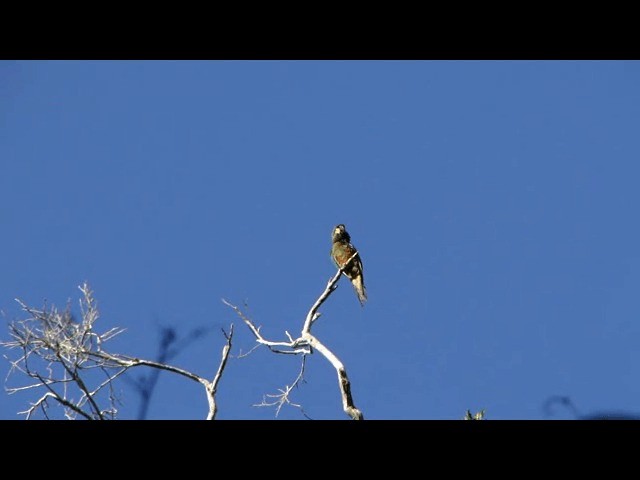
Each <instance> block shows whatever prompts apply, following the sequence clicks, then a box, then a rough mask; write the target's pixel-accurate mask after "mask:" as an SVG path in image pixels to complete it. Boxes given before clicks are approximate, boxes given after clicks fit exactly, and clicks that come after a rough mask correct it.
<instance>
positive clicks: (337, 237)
mask: <svg viewBox="0 0 640 480" xmlns="http://www.w3.org/2000/svg"><path fill="white" fill-rule="evenodd" d="M331 241H332V243H333V245H332V246H331V258H332V259H333V261H334V263H335V264H336V265H337V267H338V268H342V266H343V265H344V264H345V262H347V260H349V258H351V257H352V256H353V254H354V253H355V254H356V256H355V257H354V258H353V260H351V262H350V263H349V264H348V266H347V268H345V269H344V271H343V272H342V273H344V274H345V276H346V277H347V278H348V279H349V280H351V284H352V285H353V288H354V290H355V291H356V295H358V300H359V301H360V305H362V306H363V307H364V302H366V301H367V290H366V288H365V286H364V276H363V268H362V260H361V258H360V253H358V250H357V249H356V247H354V246H353V245H352V244H351V236H350V235H349V233H348V232H347V229H346V227H345V226H344V224H342V223H341V224H339V225H336V226H335V227H334V229H333V233H332V235H331Z"/></svg>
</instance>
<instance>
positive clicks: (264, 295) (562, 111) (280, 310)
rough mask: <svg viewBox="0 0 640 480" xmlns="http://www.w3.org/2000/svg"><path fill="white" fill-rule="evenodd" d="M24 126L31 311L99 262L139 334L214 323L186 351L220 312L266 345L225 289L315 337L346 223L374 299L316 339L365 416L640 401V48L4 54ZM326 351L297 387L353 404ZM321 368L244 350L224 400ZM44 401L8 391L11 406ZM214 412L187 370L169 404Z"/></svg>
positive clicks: (120, 315)
mask: <svg viewBox="0 0 640 480" xmlns="http://www.w3.org/2000/svg"><path fill="white" fill-rule="evenodd" d="M0 122H1V123H0V125H1V126H0V225H1V227H2V236H1V237H0V245H1V255H0V272H1V273H0V309H1V310H2V311H3V312H4V315H5V318H6V319H7V320H11V319H15V318H22V313H21V312H20V311H19V308H18V305H17V304H16V303H15V301H14V300H13V299H14V298H15V297H19V298H21V299H23V300H24V301H26V302H27V303H29V304H32V305H34V306H41V305H42V303H43V301H44V300H45V299H46V300H47V301H48V302H50V303H54V304H56V305H59V306H64V305H65V303H66V302H67V300H68V299H72V301H73V303H74V308H75V306H76V305H77V298H78V297H79V294H80V292H79V291H78V289H77V285H79V284H80V283H81V282H83V281H84V280H87V281H88V282H89V283H90V285H91V286H92V288H93V289H94V291H95V295H96V297H97V299H98V304H99V307H100V309H101V312H102V317H101V319H100V321H99V322H100V323H101V324H102V328H103V329H104V330H106V329H108V328H110V327H112V326H121V327H126V328H127V332H126V333H124V334H123V335H122V336H121V337H120V338H119V339H117V340H114V341H113V345H112V349H113V350H115V351H119V352H121V353H127V354H131V355H136V356H140V357H153V355H154V352H155V349H156V344H157V340H158V334H157V330H156V326H157V325H172V326H175V327H176V328H178V331H179V332H182V333H186V332H188V331H189V330H190V329H193V328H196V327H199V326H205V327H210V328H213V330H212V331H211V333H209V334H208V335H207V336H206V337H205V338H203V339H201V340H200V341H199V342H197V343H196V344H193V345H192V346H191V347H189V348H188V349H187V350H185V351H183V353H182V354H181V355H180V356H178V357H177V358H175V359H174V360H173V361H172V363H174V364H176V365H178V366H182V367H185V368H187V369H190V370H192V371H194V372H195V373H198V374H200V375H203V376H208V377H211V376H213V374H214V373H215V368H216V367H217V364H218V360H219V356H220V350H221V348H222V345H223V344H224V338H223V337H222V334H221V333H220V332H219V328H220V327H225V328H228V326H229V324H230V323H231V322H233V323H235V329H236V335H235V338H234V340H235V344H234V351H233V353H234V354H237V353H239V351H240V349H241V350H242V351H243V352H244V351H247V350H249V349H250V348H251V347H252V346H253V345H254V341H253V338H252V337H251V335H250V333H249V331H248V330H247V329H246V327H245V326H244V325H243V324H241V323H239V321H238V320H239V319H238V318H237V317H236V316H235V314H234V313H233V312H232V311H231V310H230V309H228V307H225V306H224V305H223V304H222V303H221V301H220V299H221V298H222V297H224V298H226V299H228V300H229V301H230V302H232V303H236V304H242V303H243V302H244V301H247V302H248V304H249V307H250V315H251V316H252V318H253V319H254V320H255V322H256V323H258V324H261V325H262V326H263V327H262V328H263V330H262V331H263V334H265V335H266V336H268V337H270V338H273V339H274V340H279V339H284V338H285V337H284V330H288V331H289V332H292V333H297V332H299V331H300V329H301V327H302V323H303V320H304V316H305V314H306V312H307V310H308V309H309V307H310V306H311V304H312V303H313V301H314V300H315V299H316V298H317V296H318V295H319V294H320V292H321V291H322V289H323V288H324V286H325V285H326V282H327V280H328V279H329V278H330V277H331V275H333V273H334V271H335V270H334V267H333V264H332V263H331V260H330V258H329V249H330V246H331V244H330V235H331V231H332V228H333V226H334V225H336V224H338V223H345V224H346V226H347V229H348V230H349V232H350V233H351V236H352V241H353V243H354V244H355V245H356V246H357V247H358V248H359V250H360V252H361V255H362V259H363V262H364V270H365V282H366V285H367V290H368V294H369V302H368V303H367V305H366V306H365V307H364V308H361V307H360V305H359V304H358V301H357V299H356V296H355V294H354V292H353V290H352V289H351V286H350V285H349V284H348V283H347V282H346V281H344V280H343V281H341V282H340V287H339V288H338V290H337V291H336V292H335V293H334V294H333V295H332V297H331V298H330V299H329V300H328V302H327V303H326V304H325V306H324V308H323V309H322V312H323V316H322V317H321V319H320V320H319V321H318V323H317V325H316V327H315V328H314V332H315V333H316V335H317V336H318V337H319V338H320V339H321V340H323V341H324V342H325V343H326V345H327V346H329V347H330V348H332V349H333V351H334V352H335V353H336V354H337V355H338V356H339V357H340V358H341V360H342V361H343V362H344V364H345V365H346V367H347V370H348V373H349V376H350V379H351V382H352V389H353V395H354V400H355V403H356V405H357V406H358V407H359V408H360V409H361V410H362V411H363V413H364V415H365V417H366V418H370V419H455V418H460V417H461V416H462V415H463V414H464V412H465V410H466V409H471V410H473V411H476V410H479V409H481V408H485V409H486V411H487V416H488V418H490V419H539V418H546V417H545V413H544V411H543V404H544V402H545V400H546V399H547V398H549V397H550V396H552V395H566V396H570V397H571V398H572V400H573V401H574V402H575V403H576V405H577V406H578V407H579V408H580V409H581V410H582V411H583V412H585V413H588V412H590V411H594V410H605V409H615V410H627V411H631V412H636V413H637V412H638V411H640V384H639V382H638V377H639V376H640V350H639V349H638V343H639V342H640V322H639V316H640V301H639V300H638V298H640V297H639V296H638V291H640V253H639V249H638V245H640V225H639V222H638V208H639V206H640V189H639V188H638V179H639V178H640V136H639V132H640V63H638V62H617V61H616V62H602V61H591V62H573V61H572V62H569V61H549V62H538V61H521V62H513V61H469V62H442V61H430V62H426V61H412V62H404V61H305V62H302V61H256V62H244V61H243V62H231V61H225V62H222V61H211V62H182V61H170V62H142V61H124V62H115V61H99V62H93V61H92V62H89V61H75V62H67V61H65V62H56V61H50V62H6V61H5V62H0ZM75 310H76V312H77V308H75ZM100 323H99V324H98V327H99V328H98V329H99V330H100ZM3 324H5V327H3V328H2V331H1V332H0V338H6V333H7V329H6V321H3ZM3 353H5V352H3ZM307 363H308V366H307V372H306V380H307V383H306V384H304V385H303V386H302V388H301V389H299V391H298V392H297V394H296V396H295V397H294V400H297V401H299V402H301V403H302V404H303V405H304V406H305V411H306V412H307V413H308V415H309V416H311V417H312V418H317V419H324V418H337V419H342V418H346V415H345V414H344V413H343V412H342V410H341V405H340V399H339V393H338V387H337V381H336V377H335V371H334V370H333V369H332V368H331V367H330V365H329V364H328V363H327V362H326V361H325V360H324V358H322V357H321V356H320V355H313V356H312V357H310V358H309V359H308V362H307ZM298 368H299V361H298V359H296V358H292V357H289V356H280V355H273V354H270V353H269V352H268V351H266V350H264V349H260V350H258V351H256V352H254V353H253V354H252V355H250V356H248V357H246V358H243V359H236V358H233V359H231V360H230V363H229V366H228V369H227V371H226V372H225V376H224V378H223V379H222V382H221V384H220V389H219V397H218V399H219V408H220V411H219V418H220V419H239V418H243V419H244V418H249V419H269V418H273V415H274V412H273V411H272V410H269V409H260V408H255V407H252V406H251V405H252V404H253V403H258V402H260V401H261V399H262V395H263V394H264V393H274V392H276V391H277V389H278V388H281V387H283V386H284V385H286V384H287V383H290V382H291V381H292V380H293V379H294V378H295V376H296V374H297V371H298ZM7 371H8V364H7V363H6V362H3V364H0V374H2V378H4V376H5V375H6V372H7ZM14 380H15V379H14ZM121 387H122V401H123V403H124V405H123V406H122V407H121V417H122V418H132V417H133V416H134V415H135V413H136V407H137V398H136V396H135V395H134V394H133V393H132V392H131V391H130V390H129V389H128V387H127V385H126V384H122V385H121ZM29 398H32V397H27V396H25V395H22V396H13V397H8V396H7V395H5V394H0V418H4V419H8V418H19V417H17V416H16V414H15V412H16V411H17V410H21V409H23V408H24V406H25V405H26V403H27V401H28V399H29ZM206 410H207V405H206V399H205V396H204V394H203V393H202V390H201V388H200V387H199V386H198V385H196V384H191V383H190V382H189V381H187V380H184V379H181V378H178V377H172V376H171V375H166V374H163V375H162V376H161V378H160V383H159V385H158V389H157V391H156V397H155V399H154V401H153V403H152V406H151V409H150V412H149V416H150V418H176V419H178V418H194V419H195V418H203V417H204V416H205V415H206ZM556 413H557V415H556V416H555V417H554V418H569V417H570V415H569V413H568V412H567V411H566V410H562V409H558V410H557V412H556ZM279 418H284V419H286V418H302V417H301V415H300V413H299V412H298V411H297V410H295V409H285V410H283V411H282V413H281V414H280V417H279Z"/></svg>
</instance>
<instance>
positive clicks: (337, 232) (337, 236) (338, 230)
mask: <svg viewBox="0 0 640 480" xmlns="http://www.w3.org/2000/svg"><path fill="white" fill-rule="evenodd" d="M331 238H332V240H333V243H335V242H340V241H347V242H350V241H351V237H350V236H349V234H348V233H347V229H346V228H345V226H344V224H342V223H341V224H340V225H336V226H335V228H334V229H333V235H332V236H331Z"/></svg>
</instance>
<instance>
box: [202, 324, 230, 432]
mask: <svg viewBox="0 0 640 480" xmlns="http://www.w3.org/2000/svg"><path fill="white" fill-rule="evenodd" d="M222 333H223V334H224V336H225V338H226V339H227V344H226V345H225V346H224V347H223V348H222V360H220V365H219V366H218V371H217V372H216V375H215V377H213V381H212V382H211V383H210V384H209V386H207V393H208V394H209V396H208V397H207V398H208V399H209V415H207V420H215V418H216V414H217V413H218V404H217V403H216V393H217V392H218V383H220V379H221V378H222V372H223V371H224V367H226V366H227V360H228V358H229V351H230V350H231V339H232V338H233V323H232V324H231V327H229V335H227V333H226V332H225V331H224V330H222Z"/></svg>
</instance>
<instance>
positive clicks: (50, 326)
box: [0, 283, 233, 420]
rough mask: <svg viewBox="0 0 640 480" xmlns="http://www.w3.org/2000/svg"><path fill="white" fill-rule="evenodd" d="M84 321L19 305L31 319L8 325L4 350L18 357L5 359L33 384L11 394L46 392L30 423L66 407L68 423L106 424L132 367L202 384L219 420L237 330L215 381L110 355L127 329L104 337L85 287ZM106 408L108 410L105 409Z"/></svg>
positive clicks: (68, 313) (13, 389)
mask: <svg viewBox="0 0 640 480" xmlns="http://www.w3.org/2000/svg"><path fill="white" fill-rule="evenodd" d="M79 288H80V291H81V292H82V298H81V299H80V311H81V319H80V320H79V321H76V320H75V319H74V318H73V316H72V315H71V308H70V306H69V305H68V306H67V308H66V309H65V310H64V311H58V310H57V309H56V308H55V307H50V308H47V307H46V306H45V308H43V309H42V310H37V309H34V308H31V307H29V306H27V305H25V304H24V303H23V302H20V301H19V303H20V305H21V307H22V309H23V310H24V311H25V312H26V313H27V314H28V315H29V316H28V318H27V319H25V320H20V321H16V322H12V323H11V324H10V325H9V333H10V336H11V340H9V341H7V342H1V343H0V345H2V346H4V347H7V348H9V349H13V350H18V351H19V352H20V353H19V354H18V356H17V358H13V359H10V358H8V357H6V356H5V357H6V358H7V359H8V360H9V361H10V363H11V368H10V370H9V375H12V374H15V373H21V374H22V375H23V376H25V377H27V378H28V379H29V383H27V384H26V385H22V386H18V387H9V388H7V392H8V393H9V394H10V395H11V394H15V393H17V392H20V391H25V390H31V389H35V390H38V391H40V392H42V391H44V393H43V394H42V395H40V396H39V398H38V399H37V400H36V401H34V402H32V403H31V406H30V407H29V408H28V409H27V410H25V411H23V412H19V413H20V414H24V415H25V416H26V418H27V419H28V418H31V417H32V416H33V415H34V414H35V413H36V412H37V411H40V412H41V413H42V415H43V416H44V417H45V418H52V417H51V415H50V413H49V411H50V407H51V405H50V403H51V402H54V403H57V404H59V405H61V406H62V407H63V413H64V416H65V417H66V418H69V419H75V418H78V417H82V418H85V419H87V420H105V419H113V418H116V416H117V413H118V409H117V405H118V399H117V395H116V392H115V390H114V380H115V379H116V378H118V377H120V376H121V375H122V374H124V373H125V372H127V371H128V370H130V369H132V368H134V367H140V366H146V367H150V368H154V369H160V370H164V371H169V372H172V373H175V374H178V375H181V376H184V377H186V378H189V379H190V380H193V381H196V382H198V383H200V384H201V385H202V386H203V387H204V390H205V392H206V394H207V399H208V402H209V412H208V414H207V418H209V419H213V418H215V416H216V412H217V405H216V401H215V394H216V390H217V387H218V382H219V381H220V378H221V376H222V371H223V370H224V367H225V365H226V362H227V359H228V357H229V351H230V348H231V339H232V335H233V328H231V330H230V333H229V334H228V335H227V334H225V336H226V338H227V343H226V345H225V346H224V348H223V352H222V360H221V362H220V365H219V367H218V371H217V372H216V375H215V376H214V379H213V380H212V381H209V380H207V379H206V378H203V377H201V376H199V375H196V374H194V373H191V372H189V371H186V370H183V369H181V368H178V367H174V366H172V365H169V364H167V363H161V362H154V361H150V360H143V359H140V358H135V357H131V356H128V355H120V354H113V353H110V352H109V351H107V350H106V349H105V345H106V343H107V342H108V341H109V340H111V339H112V338H113V337H115V336H116V335H118V334H119V333H122V331H123V329H118V328H113V329H111V330H108V331H106V332H103V333H98V332H97V331H96V330H95V328H94V327H95V322H96V320H97V319H98V318H99V312H98V308H97V305H96V302H95V299H94V297H93V292H92V291H91V289H90V288H89V286H88V285H87V284H86V283H85V284H83V285H81V286H80V287H79ZM103 404H106V406H101V405H103Z"/></svg>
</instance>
